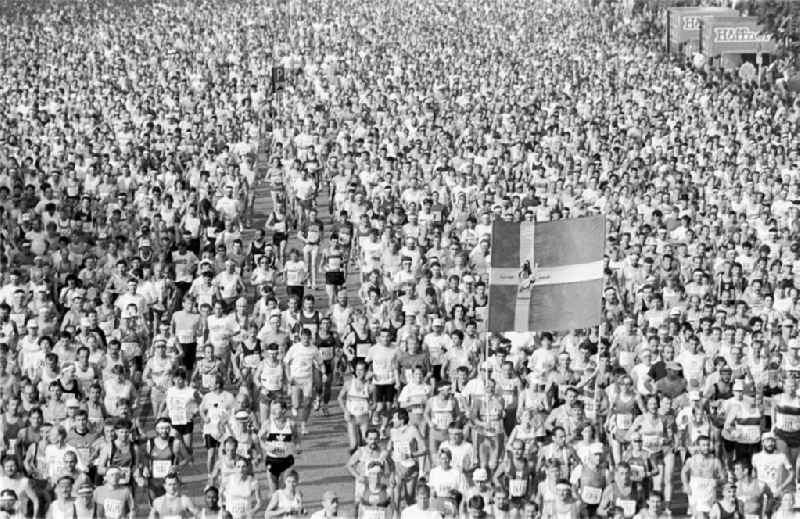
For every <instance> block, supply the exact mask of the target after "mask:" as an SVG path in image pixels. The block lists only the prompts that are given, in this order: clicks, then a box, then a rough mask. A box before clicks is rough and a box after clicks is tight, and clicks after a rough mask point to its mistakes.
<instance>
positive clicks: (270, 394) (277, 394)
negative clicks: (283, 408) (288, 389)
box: [258, 389, 283, 404]
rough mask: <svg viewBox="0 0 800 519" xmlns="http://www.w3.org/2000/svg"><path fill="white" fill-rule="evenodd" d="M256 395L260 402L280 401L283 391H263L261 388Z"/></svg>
mask: <svg viewBox="0 0 800 519" xmlns="http://www.w3.org/2000/svg"><path fill="white" fill-rule="evenodd" d="M258 396H259V400H260V402H261V403H262V404H267V403H272V402H276V401H277V402H281V401H282V400H283V391H264V390H263V389H262V390H261V391H259V392H258Z"/></svg>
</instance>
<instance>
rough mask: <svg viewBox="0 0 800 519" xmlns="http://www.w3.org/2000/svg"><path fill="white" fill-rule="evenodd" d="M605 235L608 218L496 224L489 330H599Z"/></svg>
mask: <svg viewBox="0 0 800 519" xmlns="http://www.w3.org/2000/svg"><path fill="white" fill-rule="evenodd" d="M605 230H606V220H605V217H604V216H591V217H586V218H575V219H570V220H556V221H553V222H542V223H534V222H519V223H511V222H502V221H501V222H495V223H494V225H493V227H492V252H491V268H490V269H489V323H488V327H487V329H488V330H489V331H491V332H511V331H517V332H524V331H534V330H535V331H548V330H552V331H557V330H571V329H575V328H586V327H589V326H594V325H597V324H598V323H599V322H600V318H601V311H602V308H601V305H602V303H601V300H602V292H603V253H604V249H605V241H606V232H605Z"/></svg>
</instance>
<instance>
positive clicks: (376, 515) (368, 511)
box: [359, 506, 387, 519]
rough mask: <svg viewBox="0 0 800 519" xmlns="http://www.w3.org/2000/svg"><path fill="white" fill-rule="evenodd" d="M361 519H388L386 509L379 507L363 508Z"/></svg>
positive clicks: (360, 513)
mask: <svg viewBox="0 0 800 519" xmlns="http://www.w3.org/2000/svg"><path fill="white" fill-rule="evenodd" d="M359 516H360V519H386V517H387V516H386V509H385V508H378V507H377V506H362V507H360V510H359Z"/></svg>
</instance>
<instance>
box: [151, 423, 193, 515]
mask: <svg viewBox="0 0 800 519" xmlns="http://www.w3.org/2000/svg"><path fill="white" fill-rule="evenodd" d="M171 430H172V424H171V423H170V421H169V418H166V417H161V418H159V419H158V420H157V421H156V424H155V431H156V436H155V437H154V438H151V439H150V440H148V441H147V446H146V455H147V460H148V461H147V464H146V465H145V467H144V469H143V475H144V477H145V479H148V482H147V491H148V494H149V498H150V502H151V503H152V502H153V501H154V500H155V499H156V498H157V497H159V496H162V495H164V478H165V477H166V476H167V475H168V474H170V473H171V472H172V473H174V472H175V471H176V470H177V467H178V465H181V464H186V463H187V462H188V461H189V454H188V452H186V448H185V447H184V445H183V442H181V441H180V440H177V441H176V438H173V437H170V435H169V433H170V431H171Z"/></svg>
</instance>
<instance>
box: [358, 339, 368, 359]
mask: <svg viewBox="0 0 800 519" xmlns="http://www.w3.org/2000/svg"><path fill="white" fill-rule="evenodd" d="M371 347H372V345H371V344H369V343H363V342H359V343H358V344H356V357H366V356H367V353H369V349H370V348H371Z"/></svg>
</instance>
